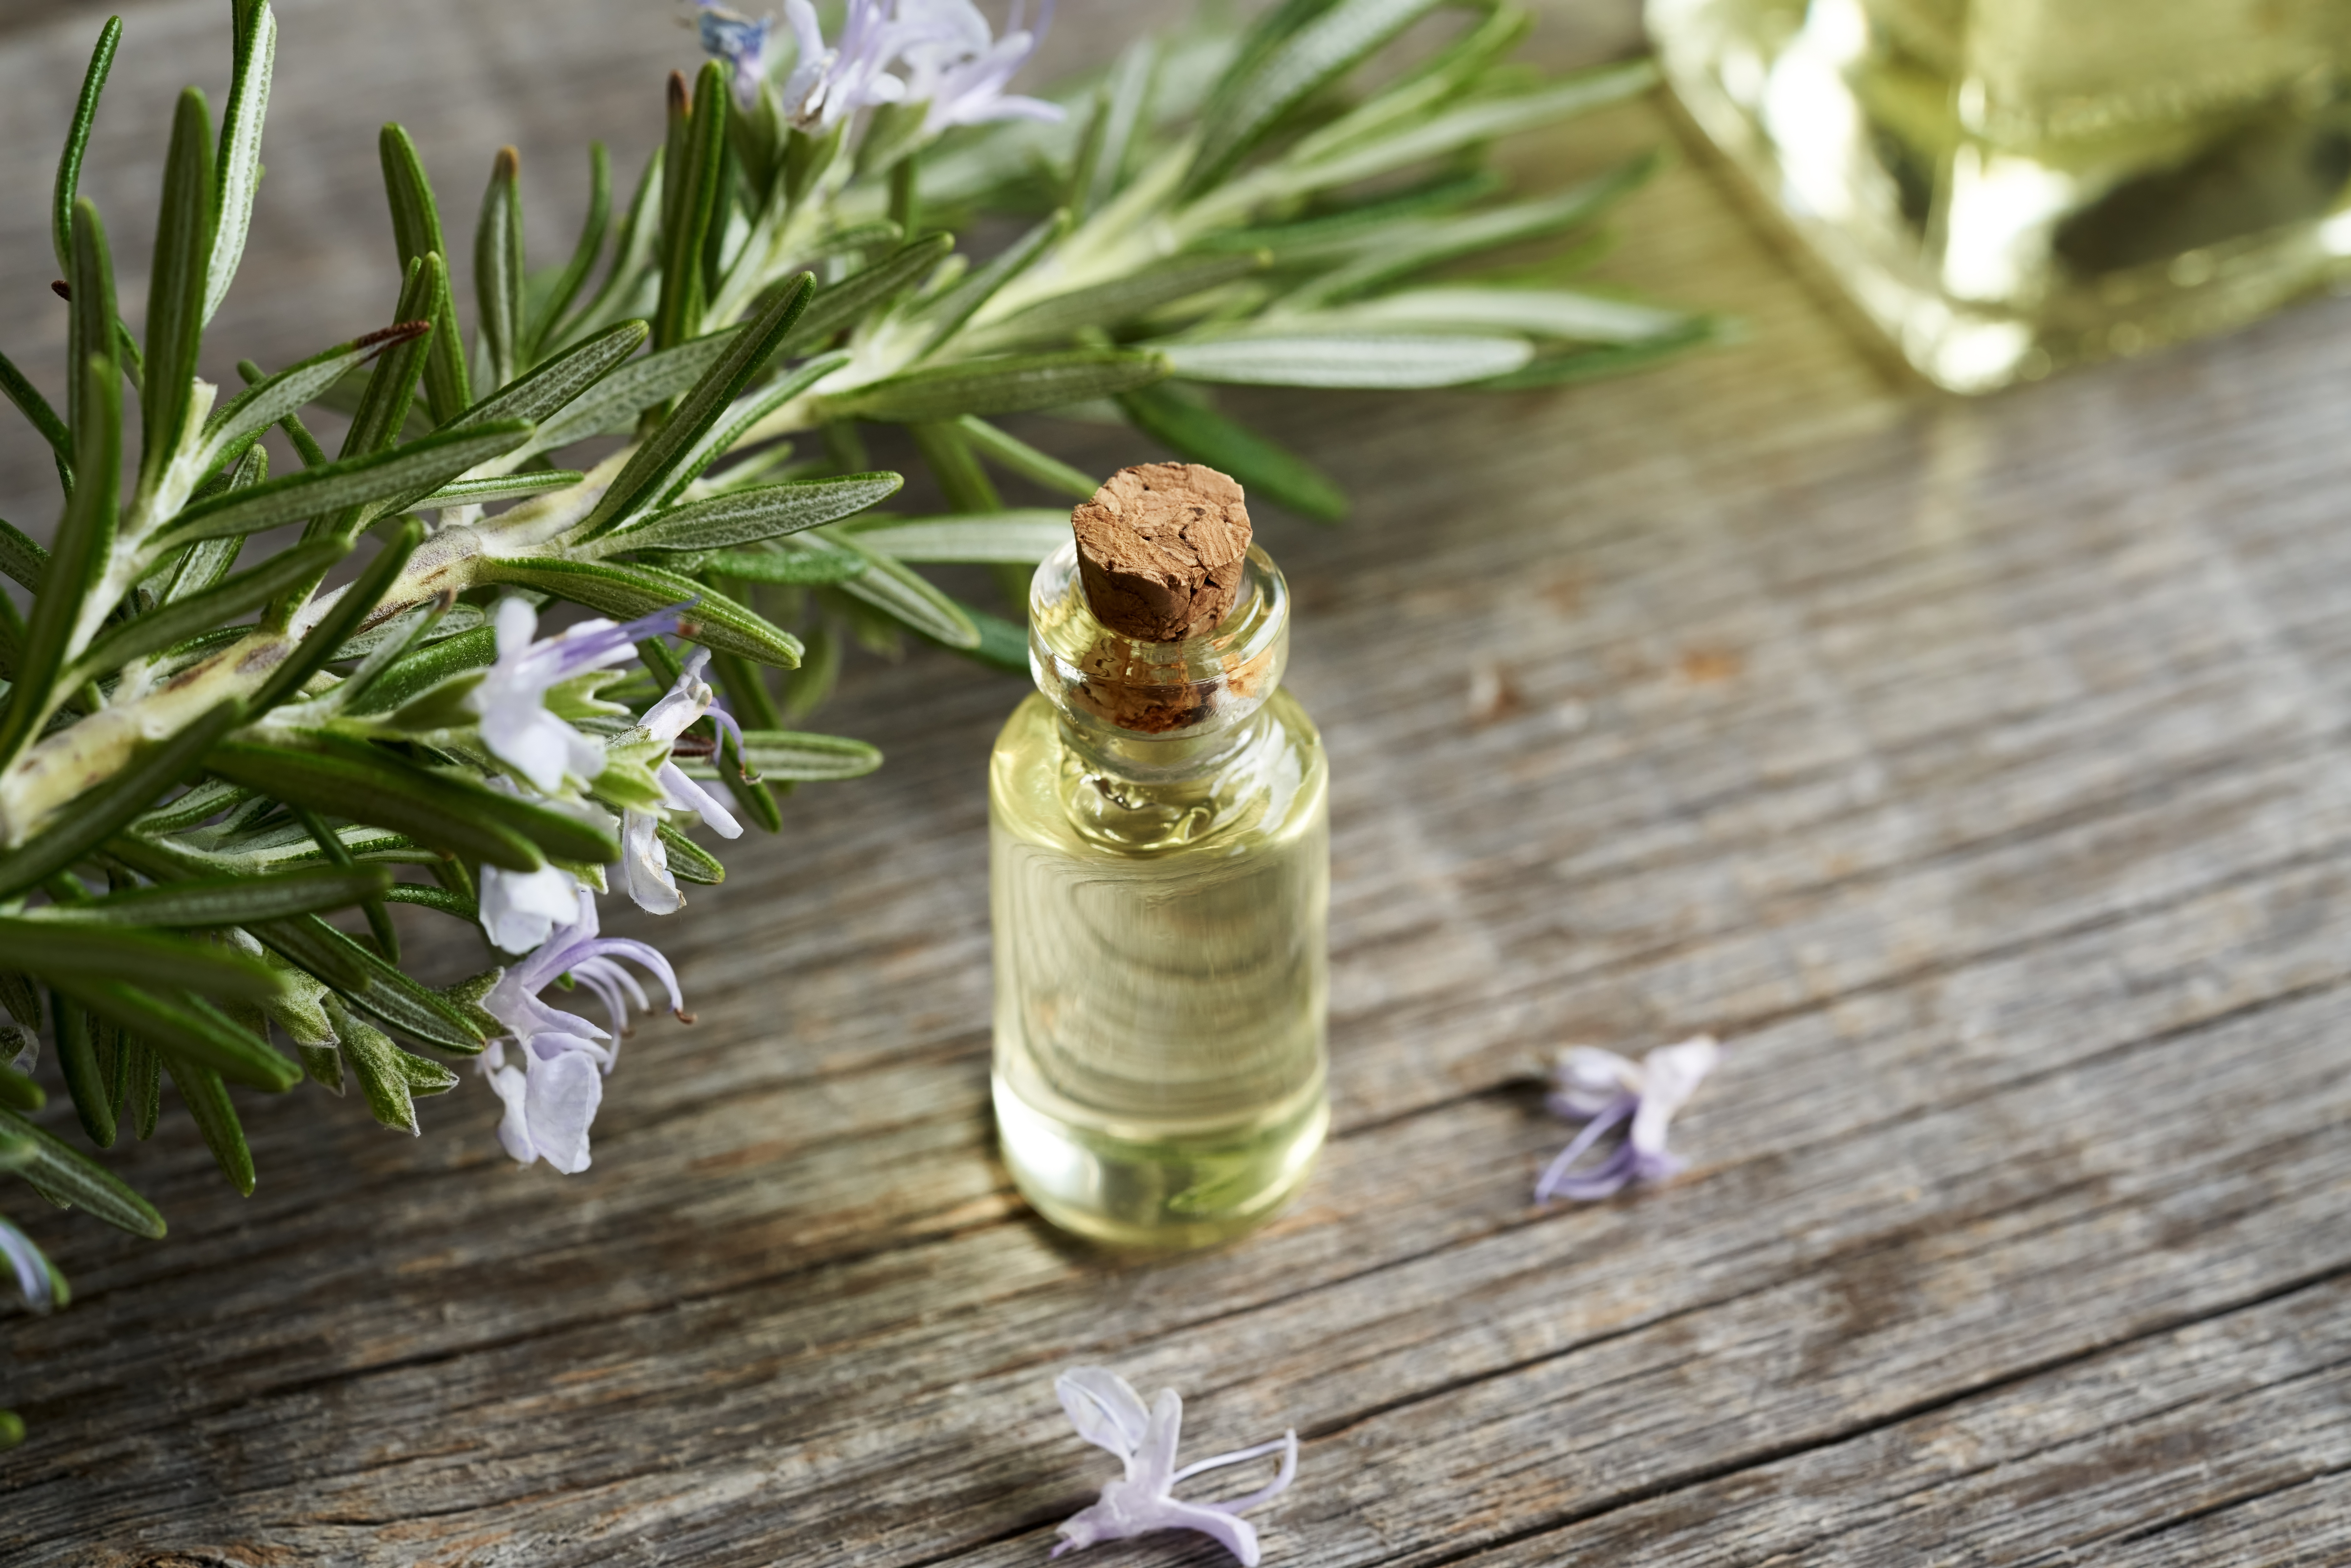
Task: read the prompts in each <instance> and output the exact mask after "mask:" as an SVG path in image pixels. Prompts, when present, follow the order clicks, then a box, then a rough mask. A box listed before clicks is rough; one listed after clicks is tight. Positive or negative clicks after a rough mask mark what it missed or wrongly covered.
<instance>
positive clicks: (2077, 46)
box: [1646, 0, 2351, 392]
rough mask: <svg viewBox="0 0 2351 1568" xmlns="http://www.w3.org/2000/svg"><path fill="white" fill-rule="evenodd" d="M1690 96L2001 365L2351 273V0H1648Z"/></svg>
mask: <svg viewBox="0 0 2351 1568" xmlns="http://www.w3.org/2000/svg"><path fill="white" fill-rule="evenodd" d="M1646 14H1647V19H1648V25H1649V30H1650V33H1651V35H1652V36H1653V37H1654V38H1655V39H1656V44H1657V47H1658V50H1659V53H1660V55H1661V57H1662V59H1663V63H1664V64H1665V67H1666V69H1667V75H1668V76H1669V77H1670V78H1671V79H1672V81H1673V84H1674V87H1675V89H1676V90H1677V94H1678V95H1679V97H1680V99H1681V100H1682V102H1683V103H1684V104H1685V105H1686V106H1687V108H1688V110H1690V112H1691V114H1692V115H1693V117H1694V118H1695V119H1696V120H1698V123H1699V124H1700V126H1702V127H1703V128H1704V130H1705V131H1707V133H1708V136H1709V137H1710V138H1711V139H1712V140H1713V141H1715V142H1716V144H1717V145H1718V146H1719V147H1721V148H1722V149H1723V150H1724V151H1725V152H1728V153H1729V155H1730V156H1731V158H1732V159H1733V161H1734V162H1738V163H1740V164H1741V165H1743V166H1744V167H1745V168H1746V169H1747V171H1748V172H1749V173H1750V175H1752V176H1753V177H1754V178H1755V180H1756V182H1757V183H1758V184H1759V185H1760V186H1761V189H1762V190H1763V192H1764V193H1767V194H1768V195H1769V196H1770V197H1771V200H1772V201H1773V202H1774V203H1775V204H1777V205H1778V206H1779V207H1780V208H1781V209H1782V211H1783V212H1785V213H1786V214H1788V215H1789V216H1790V217H1791V218H1792V220H1793V221H1794V223H1795V226H1796V227H1797V229H1798V230H1799V232H1801V233H1802V234H1803V235H1804V236H1805V237H1806V238H1807V239H1809V240H1810V241H1811V242H1812V244H1813V247H1814V249H1815V251H1816V252H1817V253H1818V254H1819V256H1821V257H1822V259H1823V260H1824V261H1825V262H1826V263H1827V264H1828V266H1829V267H1830V269H1831V270H1832V271H1833V272H1834V273H1835V274H1836V275H1837V276H1838V277H1839V278H1840V280H1841V281H1842V282H1843V283H1844V286H1845V287H1846V288H1847V289H1848V291H1849V292H1850V293H1851V295H1852V296H1853V298H1854V299H1855V302H1856V303H1857V304H1859V305H1860V306H1861V308H1863V310H1864V311H1865V313H1866V314H1868V315H1869V316H1871V317H1872V318H1874V319H1876V321H1877V323H1878V324H1879V325H1880V326H1881V327H1883V328H1884V329H1886V332H1887V333H1888V334H1889V335H1891V336H1892V338H1893V339H1894V340H1895V341H1896V345H1897V346H1898V347H1899V348H1900V349H1901V350H1902V351H1903V352H1904V353H1905V354H1906V355H1907V357H1908V358H1909V360H1910V361H1911V362H1912V363H1913V364H1914V365H1916V366H1917V368H1918V369H1919V370H1920V371H1923V372H1924V373H1926V374H1927V375H1928V376H1929V377H1931V378H1932V379H1934V380H1935V381H1937V382H1941V383H1942V384H1943V385H1945V386H1947V387H1950V388H1952V389H1954V390H1957V391H1961V392H1980V391H1984V390H1987V389H1990V388H1991V387H1996V386H2000V385H2003V384H2005V383H2007V382H2012V381H2017V380H2031V379H2034V378H2037V377H2039V376H2042V375H2045V374H2047V373H2048V372H2049V371H2052V370H2054V369H2058V368H2061V367H2063V366H2065V365H2069V364H2074V363H2080V362H2085V361H2095V360H2099V359H2104V358H2106V357H2108V356H2111V355H2117V354H2120V355H2128V354H2135V353H2137V352H2139V351H2141V350H2145V349H2148V348H2152V347H2155V346H2157V345H2158V344H2162V343H2166V342H2171V341H2176V340H2180V339H2184V338H2189V337H2193V336H2196V335H2199V334H2201V333H2206V332H2212V331H2217V330H2221V329H2228V328H2231V327H2234V326H2237V325H2239V324H2241V323H2242V322H2245V321H2248V320H2251V319H2253V318H2255V317H2258V316H2260V315H2262V314H2264V313H2265V312H2267V311H2269V310H2272V309H2274V308H2277V307H2278V306H2280V305H2282V304H2283V303H2285V302H2286V301H2288V300H2291V299H2293V298H2296V297H2298V296H2301V295H2304V294H2309V293H2312V292H2314V291H2315V290H2317V289H2319V288H2321V287H2325V286H2326V285H2327V284H2328V283H2330V282H2333V281H2339V280H2340V279H2341V278H2343V277H2345V276H2346V274H2351V0H2168V3H2166V0H2158V4H2155V5H2146V4H2140V3H2138V0H1647V6H1646Z"/></svg>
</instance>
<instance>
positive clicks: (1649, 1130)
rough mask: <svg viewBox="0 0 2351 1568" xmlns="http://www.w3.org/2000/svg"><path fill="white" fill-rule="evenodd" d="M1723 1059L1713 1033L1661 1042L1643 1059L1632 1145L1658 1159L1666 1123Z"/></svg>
mask: <svg viewBox="0 0 2351 1568" xmlns="http://www.w3.org/2000/svg"><path fill="white" fill-rule="evenodd" d="M1721 1060H1722V1048H1721V1047H1720V1046H1719V1045H1717V1044H1715V1042H1714V1037H1713V1036H1712V1035H1705V1034H1702V1035H1699V1036H1698V1037H1697V1038H1695V1039H1693V1040H1684V1041H1682V1042H1681V1043H1680V1044H1679V1045H1661V1046H1659V1047H1658V1048H1657V1049H1656V1050H1655V1051H1651V1052H1649V1054H1648V1055H1646V1056H1645V1057H1643V1058H1642V1059H1641V1108H1640V1109H1639V1110H1638V1111H1635V1113H1633V1131H1632V1134H1631V1140H1630V1141H1631V1144H1632V1146H1633V1147H1634V1148H1635V1149H1636V1150H1637V1151H1639V1152H1640V1153H1641V1154H1642V1155H1645V1156H1646V1157H1648V1158H1650V1159H1652V1160H1655V1159H1657V1158H1659V1157H1661V1156H1663V1155H1665V1152H1666V1126H1667V1124H1668V1123H1670V1122H1671V1121H1672V1120H1673V1119H1674V1113H1676V1112H1677V1111H1679V1110H1680V1109H1681V1108H1682V1107H1683V1106H1684V1105H1686V1104H1687V1103H1689V1097H1690V1096H1691V1095H1693V1094H1695V1093H1697V1092H1698V1085H1699V1084H1701V1083H1703V1082H1706V1075H1707V1074H1708V1073H1709V1072H1712V1071H1714V1069H1715V1064H1716V1063H1717V1062H1719V1061H1721Z"/></svg>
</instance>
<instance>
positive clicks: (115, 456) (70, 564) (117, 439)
mask: <svg viewBox="0 0 2351 1568" xmlns="http://www.w3.org/2000/svg"><path fill="white" fill-rule="evenodd" d="M92 237H93V236H92V235H90V234H89V225H85V227H84V229H83V230H82V231H81V232H80V233H78V234H77V235H76V243H77V244H83V245H87V244H89V242H90V240H91V238H92ZM81 382H82V397H81V402H82V412H83V414H84V418H83V421H82V424H81V426H80V428H79V429H78V431H77V433H76V434H77V437H78V439H77V442H76V447H77V454H78V458H79V461H78V462H77V463H76V464H75V465H74V467H75V471H76V472H77V473H78V474H79V475H80V476H81V477H80V481H79V482H78V484H76V485H75V486H74V493H73V498H72V499H70V500H68V502H67V503H66V512H65V517H64V519H63V520H62V521H60V522H59V523H58V525H57V548H56V549H55V551H54V552H52V554H51V555H50V557H49V559H48V562H47V565H46V566H45V567H44V569H43V570H42V573H41V591H40V594H39V596H38V597H37V598H36V599H35V600H34V601H33V613H32V615H31V616H30V617H29V618H27V620H26V626H25V635H24V639H23V642H22V643H21V645H20V646H19V648H18V650H17V653H16V681H15V684H14V685H12V686H11V687H10V689H9V692H8V707H7V710H6V712H5V715H0V768H5V767H6V766H7V765H8V764H9V763H10V762H12V761H14V760H15V759H16V753H17V752H18V751H19V750H20V749H22V748H23V747H24V745H25V743H26V741H27V740H29V739H30V738H31V737H33V736H34V735H36V734H37V733H38V732H39V728H40V726H41V724H42V722H43V721H44V720H46V719H47V717H48V716H49V715H50V714H51V713H53V712H55V711H56V708H57V692H56V684H57V674H58V672H59V671H60V670H61V669H62V668H63V667H64V664H65V662H66V659H67V657H68V653H69V646H68V644H69V643H70V642H71V640H72V637H73V633H74V627H75V623H76V622H78V620H79V619H80V616H81V611H82V605H83V603H84V602H85V601H87V600H88V599H89V593H90V591H91V590H92V588H94V587H95V586H96V584H97V583H98V581H99V578H100V577H102V576H103V575H104V573H105V570H106V565H107V559H108V557H109V556H110V554H111V552H112V550H113V548H114V531H115V497H116V492H117V488H118V481H117V478H116V476H117V475H118V474H119V473H120V465H121V451H122V448H121V434H122V382H121V378H120V375H119V374H118V373H117V371H116V370H115V368H114V361H112V360H110V359H109V358H107V357H106V356H105V355H103V354H100V355H99V356H98V357H96V358H94V359H92V360H90V361H87V362H86V363H85V364H84V365H83V366H82V371H81ZM45 874H46V873H45Z"/></svg>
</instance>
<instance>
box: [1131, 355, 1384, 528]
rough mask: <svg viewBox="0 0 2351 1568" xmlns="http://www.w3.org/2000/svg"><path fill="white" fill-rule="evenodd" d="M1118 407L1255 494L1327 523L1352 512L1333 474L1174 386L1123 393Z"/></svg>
mask: <svg viewBox="0 0 2351 1568" xmlns="http://www.w3.org/2000/svg"><path fill="white" fill-rule="evenodd" d="M1118 406H1119V409H1120V411H1121V412H1122V413H1124V414H1125V415H1126V417H1127V421H1128V423H1131V424H1133V425H1134V428H1135V429H1137V430H1139V431H1141V432H1143V434H1145V435H1148V436H1150V437H1151V438H1152V439H1153V440H1154V441H1156V442H1158V443H1160V444H1162V445H1165V446H1166V447H1168V448H1170V449H1171V450H1173V451H1174V452H1175V455H1177V456H1178V457H1185V458H1188V459H1190V460H1191V461H1192V462H1195V463H1205V464H1207V465H1208V466H1209V467H1211V468H1214V469H1217V470H1218V471H1219V472H1221V473H1225V474H1229V475H1231V476H1233V477H1234V478H1236V479H1238V480H1239V481H1240V483H1241V487H1242V488H1243V489H1245V490H1247V491H1248V492H1249V495H1250V496H1251V497H1264V498H1266V499H1267V500H1270V501H1272V502H1274V503H1275V504H1276V505H1278V506H1283V507H1289V508H1290V510H1291V511H1293V512H1298V513H1301V514H1303V515H1304V516H1306V517H1313V518H1316V519H1318V520H1320V521H1322V522H1326V523H1331V522H1336V521H1338V520H1339V519H1340V518H1341V517H1345V516H1346V515H1347V494H1346V492H1345V491H1343V490H1342V489H1340V488H1339V486H1338V483H1337V481H1335V480H1333V479H1332V477H1331V476H1329V475H1327V474H1325V473H1323V472H1322V470H1321V469H1320V468H1317V467H1315V466H1314V465H1312V464H1311V463H1309V462H1307V461H1306V459H1304V458H1303V457H1301V456H1299V455H1297V454H1295V453H1293V452H1290V451H1289V450H1288V449H1287V448H1285V447H1282V446H1279V445H1277V444H1274V443H1273V442H1270V441H1269V440H1267V439H1266V438H1265V437H1264V436H1262V435H1259V434H1258V433H1257V432H1255V431H1253V430H1251V429H1249V427H1248V426H1247V425H1244V424H1237V423H1234V422H1233V421H1231V420H1229V419H1227V418H1226V417H1225V416H1224V415H1223V414H1220V413H1217V411H1216V410H1214V409H1212V408H1209V407H1207V406H1206V405H1204V404H1202V403H1198V402H1193V401H1192V400H1191V399H1190V398H1187V397H1185V396H1182V395H1181V394H1180V393H1178V392H1176V391H1175V390H1174V389H1173V388H1171V387H1165V386H1156V387H1144V388H1143V389H1141V390H1140V391H1138V392H1125V393H1123V394H1121V396H1120V397H1119V400H1118Z"/></svg>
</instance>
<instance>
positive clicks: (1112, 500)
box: [1070, 463, 1249, 643]
mask: <svg viewBox="0 0 2351 1568" xmlns="http://www.w3.org/2000/svg"><path fill="white" fill-rule="evenodd" d="M1070 527H1071V529H1072V530H1073V531H1074V532H1075V533H1076V534H1077V537H1078V571H1079V576H1080V579H1081V581H1082V582H1083V583H1084V584H1085V591H1086V602H1087V604H1088V606H1089V607H1090V608H1092V611H1093V612H1094V619H1095V620H1097V621H1099V622H1102V624H1103V625H1105V626H1107V627H1109V628H1110V629H1111V630H1112V631H1113V632H1120V633H1122V634H1123V635H1125V636H1128V637H1132V638H1134V639H1135V640H1136V641H1137V642H1144V643H1173V642H1175V641H1177V640H1178V639H1181V638H1185V637H1196V636H1199V635H1200V634H1201V633H1203V632H1207V631H1210V630H1212V629H1213V628H1214V627H1215V626H1216V624H1217V622H1218V621H1220V620H1222V619H1223V618H1224V613H1225V612H1226V611H1228V610H1229V609H1231V608H1232V603H1233V596H1234V595H1235V594H1236V593H1237V592H1238V591H1239V589H1240V584H1241V562H1242V559H1243V558H1244V557H1245V556H1247V555H1248V554H1249V508H1248V507H1246V506H1244V505H1243V504H1242V497H1241V487H1240V486H1239V485H1238V483H1236V482H1235V481H1234V480H1232V479H1230V478H1228V477H1227V476H1224V475H1222V474H1219V473H1217V471H1216V470H1215V469H1213V468H1209V467H1206V466H1204V465H1200V464H1197V463H1144V464H1140V465H1137V466H1135V467H1133V468H1122V469H1120V470H1119V471H1118V472H1117V473H1115V474H1113V475H1112V476H1110V481H1109V483H1107V484H1105V485H1104V486H1102V488H1101V489H1099V490H1097V491H1095V492H1094V497H1093V499H1092V500H1091V501H1087V502H1084V503H1082V504H1081V505H1080V506H1079V507H1078V508H1077V510H1076V511H1074V512H1072V513H1071V514H1070Z"/></svg>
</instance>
